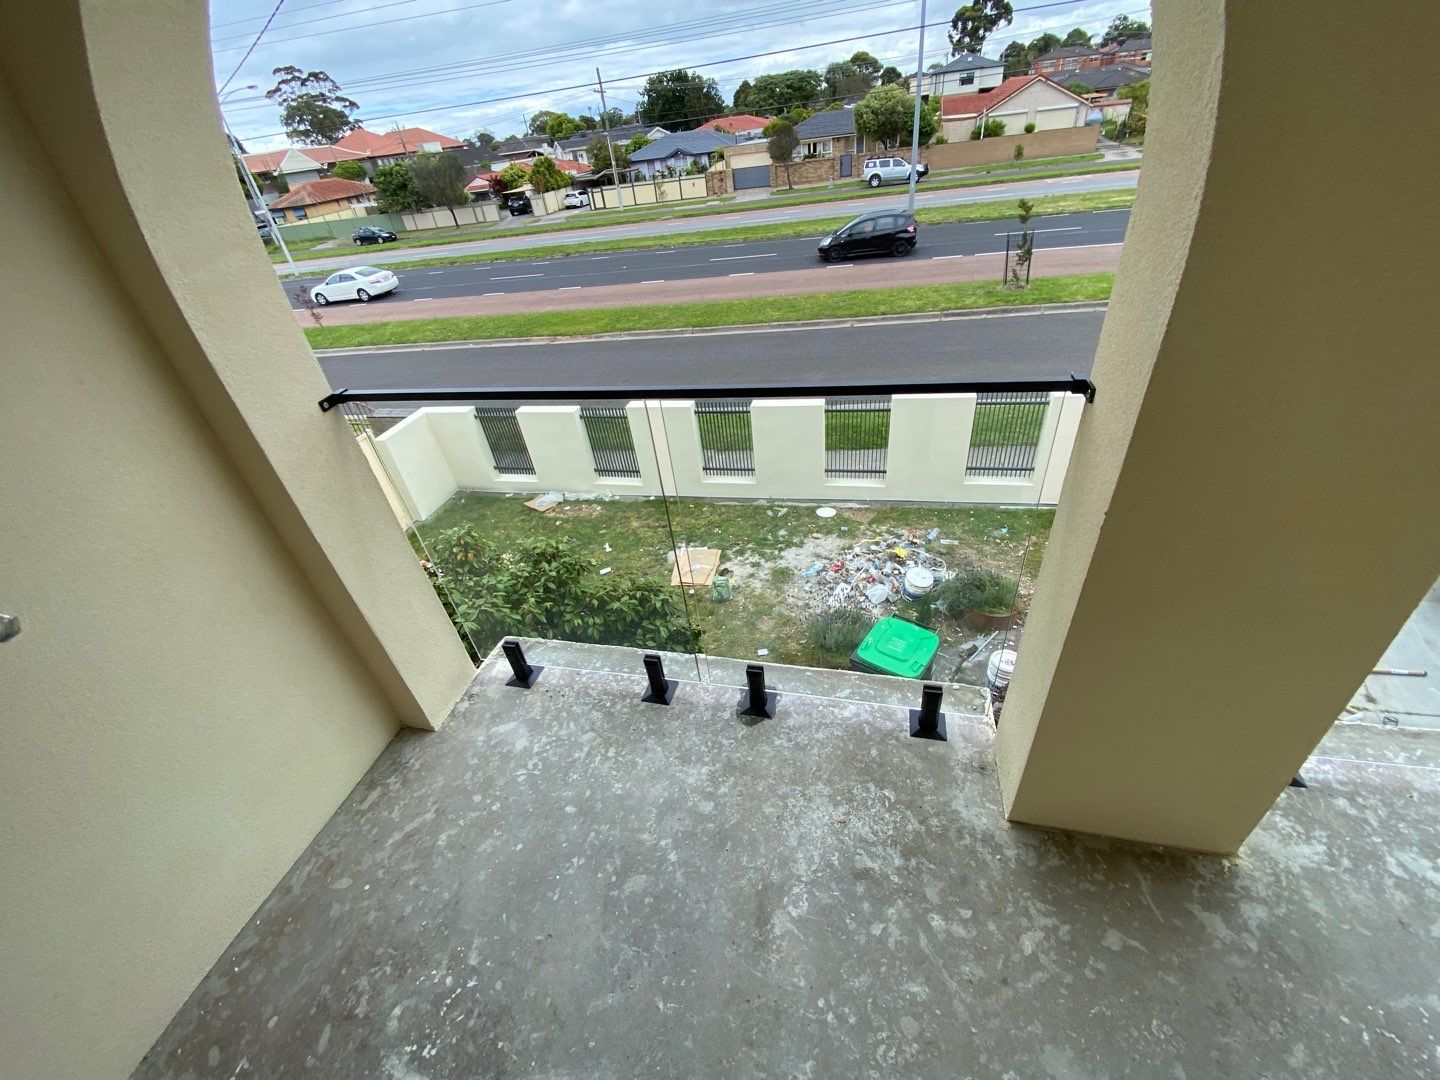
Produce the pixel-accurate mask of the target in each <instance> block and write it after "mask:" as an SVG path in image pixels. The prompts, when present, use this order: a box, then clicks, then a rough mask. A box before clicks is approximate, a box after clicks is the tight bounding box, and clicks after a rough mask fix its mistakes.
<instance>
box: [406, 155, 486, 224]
mask: <svg viewBox="0 0 1440 1080" xmlns="http://www.w3.org/2000/svg"><path fill="white" fill-rule="evenodd" d="M406 167H407V168H408V169H409V170H410V175H411V176H412V177H414V179H415V189H416V190H417V191H418V192H420V194H421V196H422V197H423V198H424V199H425V201H426V203H428V204H429V205H430V206H443V207H445V209H447V210H449V211H450V216H451V218H453V219H454V221H455V227H456V228H457V229H458V228H459V227H460V219H459V217H457V216H456V214H455V206H456V204H457V203H466V202H469V201H470V199H469V196H467V195H466V194H465V166H463V165H461V164H460V159H459V158H457V157H456V156H455V155H454V154H434V153H430V152H428V151H427V152H425V153H420V154H416V155H415V156H414V157H413V158H411V159H410V161H409V163H408V165H407V166H406Z"/></svg>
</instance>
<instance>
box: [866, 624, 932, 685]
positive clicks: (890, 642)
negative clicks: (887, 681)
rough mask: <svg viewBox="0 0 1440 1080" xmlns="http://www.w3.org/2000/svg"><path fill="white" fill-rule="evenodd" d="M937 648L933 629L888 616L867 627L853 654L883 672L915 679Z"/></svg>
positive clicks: (928, 663)
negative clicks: (866, 631)
mask: <svg viewBox="0 0 1440 1080" xmlns="http://www.w3.org/2000/svg"><path fill="white" fill-rule="evenodd" d="M939 648H940V636H939V635H938V634H936V633H935V631H933V630H927V629H925V627H923V626H916V625H915V624H914V623H912V622H907V621H905V620H904V619H897V618H895V617H894V616H887V617H886V618H883V619H881V620H880V621H879V622H877V623H876V624H875V625H874V626H872V627H871V628H870V632H869V633H868V634H866V635H865V640H864V641H862V642H860V647H859V648H857V649H856V650H855V656H856V658H857V659H859V660H861V661H862V662H864V663H865V664H867V665H868V666H869V667H871V668H874V669H875V670H876V671H879V672H882V673H883V674H886V675H899V676H901V677H902V678H906V679H918V678H920V677H921V676H922V675H923V674H924V672H925V669H926V668H927V667H929V666H930V661H931V660H933V659H934V658H935V653H936V651H937V650H938V649H939Z"/></svg>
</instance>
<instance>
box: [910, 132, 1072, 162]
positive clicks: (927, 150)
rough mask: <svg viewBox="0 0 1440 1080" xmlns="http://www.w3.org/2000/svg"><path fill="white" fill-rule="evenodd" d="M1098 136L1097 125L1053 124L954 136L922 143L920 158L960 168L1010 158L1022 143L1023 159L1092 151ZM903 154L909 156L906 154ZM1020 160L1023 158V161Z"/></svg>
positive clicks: (1009, 159)
mask: <svg viewBox="0 0 1440 1080" xmlns="http://www.w3.org/2000/svg"><path fill="white" fill-rule="evenodd" d="M1099 138H1100V129H1099V128H1098V127H1093V126H1091V127H1077V128H1053V129H1051V130H1049V131H1036V132H1032V133H1031V134H1029V135H1025V134H1020V135H1001V136H999V137H997V138H994V139H970V138H965V139H963V140H956V141H955V142H948V143H941V144H940V145H939V146H922V147H921V148H920V160H921V161H923V162H924V163H925V164H926V165H929V166H930V168H931V169H932V170H937V171H938V170H940V169H963V168H965V167H966V166H969V165H995V164H998V163H1000V162H1005V161H1013V160H1014V158H1015V146H1016V144H1017V143H1018V144H1020V145H1021V146H1023V147H1025V159H1024V160H1025V161H1031V160H1034V159H1036V158H1047V157H1068V156H1070V155H1071V154H1093V153H1094V152H1095V147H1096V144H1097V140H1098V139H1099ZM904 156H906V157H908V156H909V154H908V153H907V154H905V155H904ZM1022 164H1023V162H1022Z"/></svg>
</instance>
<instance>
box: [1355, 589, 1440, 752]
mask: <svg viewBox="0 0 1440 1080" xmlns="http://www.w3.org/2000/svg"><path fill="white" fill-rule="evenodd" d="M1375 666H1376V668H1398V669H1400V670H1404V671H1423V672H1425V675H1423V676H1418V677H1417V676H1414V675H1371V676H1370V677H1369V678H1367V679H1366V680H1365V682H1364V683H1363V684H1362V685H1361V687H1360V689H1359V690H1358V691H1357V692H1356V694H1355V698H1354V700H1353V701H1352V702H1351V703H1350V709H1351V710H1352V711H1353V712H1354V713H1355V714H1357V715H1359V716H1361V717H1364V718H1365V719H1367V720H1370V721H1373V722H1376V723H1378V722H1379V721H1380V720H1381V719H1382V718H1383V717H1386V716H1389V717H1393V718H1394V720H1395V721H1396V722H1397V723H1398V724H1399V725H1400V726H1401V727H1418V728H1427V729H1429V730H1432V731H1440V581H1437V582H1436V583H1435V584H1434V585H1433V586H1432V587H1431V589H1430V592H1429V593H1427V594H1426V596H1425V599H1424V600H1422V601H1420V604H1419V606H1418V607H1416V609H1415V611H1414V613H1413V614H1412V615H1411V616H1410V618H1409V619H1407V620H1406V621H1405V625H1404V626H1402V627H1401V628H1400V632H1399V633H1398V634H1396V635H1395V640H1394V641H1393V642H1391V643H1390V647H1389V648H1388V649H1386V650H1385V655H1384V656H1382V657H1380V659H1379V660H1378V661H1377V662H1376V664H1375Z"/></svg>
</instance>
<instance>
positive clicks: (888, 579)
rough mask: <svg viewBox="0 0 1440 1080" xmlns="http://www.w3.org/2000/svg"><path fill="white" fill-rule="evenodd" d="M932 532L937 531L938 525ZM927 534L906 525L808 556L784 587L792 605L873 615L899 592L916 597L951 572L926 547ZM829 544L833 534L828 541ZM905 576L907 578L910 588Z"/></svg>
mask: <svg viewBox="0 0 1440 1080" xmlns="http://www.w3.org/2000/svg"><path fill="white" fill-rule="evenodd" d="M932 531H935V532H937V535H938V530H932ZM926 537H927V534H925V533H921V532H917V531H916V530H914V529H904V530H901V531H900V532H897V533H894V534H891V535H884V536H871V537H866V538H864V539H861V540H856V541H851V542H850V543H849V544H848V545H846V546H845V547H843V548H841V549H840V552H839V554H836V555H829V554H826V555H824V556H822V557H821V558H819V559H815V557H814V555H811V556H810V561H809V562H808V563H807V564H805V565H803V566H801V567H800V568H799V574H798V577H797V580H796V581H795V583H794V584H793V585H792V586H790V588H789V589H788V590H787V593H788V598H789V599H790V600H791V601H792V602H793V603H794V604H795V606H797V607H802V608H806V609H809V610H813V611H816V612H819V611H825V610H830V609H834V608H858V609H861V610H864V611H868V612H870V613H871V614H876V615H878V614H881V613H883V612H884V611H885V610H886V609H887V608H888V607H889V605H892V604H894V603H896V602H897V601H898V600H900V599H901V597H902V595H905V596H906V598H907V599H910V600H914V599H916V598H917V597H918V596H919V595H920V594H921V593H923V592H927V591H929V589H930V587H931V586H932V585H934V584H936V583H938V582H940V581H943V580H944V579H945V578H946V577H947V576H948V575H949V567H948V565H947V564H946V561H945V560H944V559H943V558H941V557H940V556H939V555H935V554H932V553H931V552H930V551H929V550H928V548H926V547H925V546H924V544H925V541H926ZM833 543H834V538H832V539H831V540H830V541H829V542H828V543H827V545H826V546H829V545H830V544H833ZM820 546H821V545H818V544H808V545H806V546H805V547H804V548H802V549H796V550H798V551H800V552H802V553H809V552H811V551H815V549H816V548H819V547H820ZM831 550H834V549H833V547H832V548H831ZM815 554H816V555H818V554H820V552H818V551H815ZM907 575H909V578H908V580H909V581H910V583H911V587H910V588H909V589H908V590H907V588H906V581H907ZM907 593H908V595H907Z"/></svg>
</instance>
